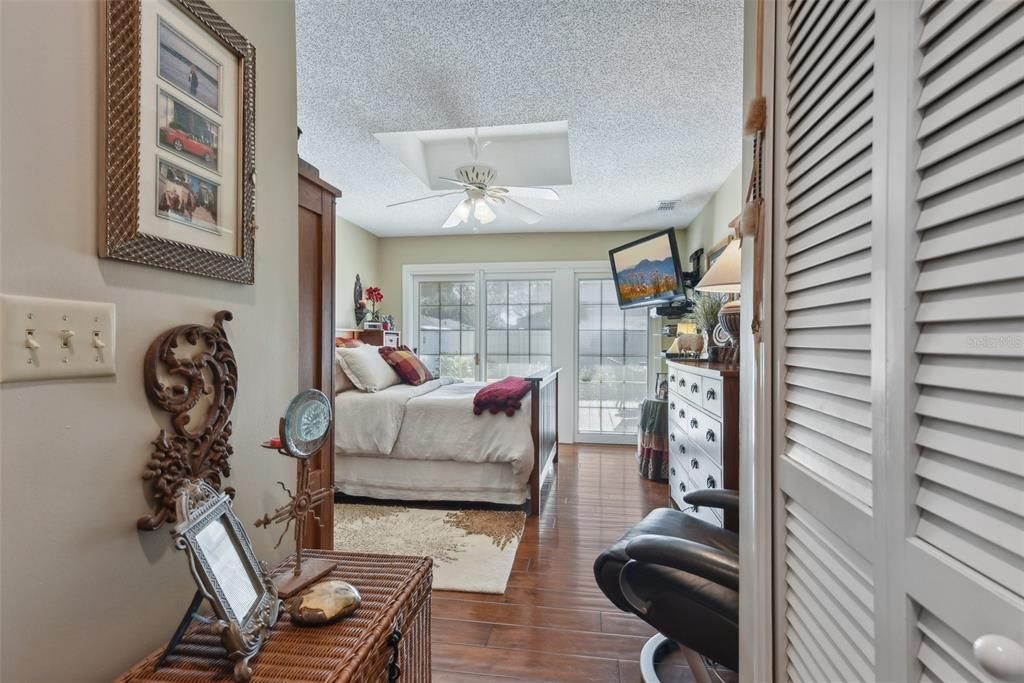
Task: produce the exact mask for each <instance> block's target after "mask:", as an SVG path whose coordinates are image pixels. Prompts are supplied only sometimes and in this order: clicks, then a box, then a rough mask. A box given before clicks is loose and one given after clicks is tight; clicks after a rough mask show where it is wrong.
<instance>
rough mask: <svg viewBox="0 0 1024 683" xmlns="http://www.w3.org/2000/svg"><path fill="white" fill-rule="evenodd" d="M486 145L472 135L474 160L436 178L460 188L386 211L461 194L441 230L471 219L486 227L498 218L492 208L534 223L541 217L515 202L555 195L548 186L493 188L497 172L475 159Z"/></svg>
mask: <svg viewBox="0 0 1024 683" xmlns="http://www.w3.org/2000/svg"><path fill="white" fill-rule="evenodd" d="M488 144H490V143H489V141H488V142H484V143H483V144H480V141H479V139H478V138H477V136H476V135H474V136H473V137H472V138H469V145H470V149H472V151H473V159H474V161H473V162H472V163H469V164H464V165H462V166H459V167H458V168H456V169H455V177H454V178H446V177H444V176H439V178H440V180H443V181H445V182H448V183H451V184H452V185H458V186H459V188H460V189H458V190H455V191H453V192H445V193H443V194H433V195H429V196H427V197H419V198H417V199H409V200H406V201H404V202H395V203H394V204H388V205H387V208H391V207H392V206H401V205H403V204H413V203H415V202H423V201H426V200H428V199H439V198H441V197H451V196H453V195H461V194H465V199H463V200H462V201H461V202H459V203H458V204H457V205H456V206H455V208H454V209H453V210H452V212H451V213H450V214H449V215H448V220H446V221H445V222H444V224H443V225H442V226H441V227H442V228H454V227H456V226H458V225H461V224H463V223H469V222H470V221H471V220H474V221H475V222H477V223H479V224H480V225H487V224H488V223H490V222H492V221H493V220H494V219H496V218H497V217H498V214H496V213H495V209H497V210H499V211H501V212H503V213H506V214H508V215H509V216H512V217H514V218H518V219H519V220H521V221H523V222H524V223H528V224H530V225H532V224H534V223H536V222H537V221H539V220H540V219H541V218H542V217H543V216H542V214H541V213H539V212H537V211H534V210H533V209H531V208H530V207H528V206H526V205H525V204H522V203H521V202H519V201H517V200H518V199H547V200H557V199H558V193H557V192H556V191H555V190H553V189H552V188H550V187H509V186H501V185H495V184H494V181H495V179H496V178H497V177H498V170H497V169H496V168H494V167H493V166H489V165H487V164H483V163H480V162H479V161H477V160H476V159H477V158H478V157H479V154H480V152H482V151H483V150H484V148H486V147H487V145H488ZM474 229H475V227H474Z"/></svg>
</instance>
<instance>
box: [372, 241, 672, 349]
mask: <svg viewBox="0 0 1024 683" xmlns="http://www.w3.org/2000/svg"><path fill="white" fill-rule="evenodd" d="M645 232H649V231H642V230H641V231H614V232H555V233H527V234H497V235H482V234H477V235H453V236H451V237H436V236H432V237H388V238H384V239H381V240H380V264H379V273H380V279H381V287H382V288H383V290H384V296H385V297H386V298H385V301H384V305H383V306H382V308H383V309H384V311H385V312H387V313H391V314H392V315H394V316H395V320H396V321H397V322H398V327H399V329H401V328H402V266H403V265H407V264H413V263H508V262H515V261H605V262H607V260H608V250H609V249H612V248H614V247H617V246H619V245H621V244H625V243H626V242H631V241H632V240H635V239H639V238H640V237H642V236H643V235H644V234H645ZM686 239H687V238H686V230H685V229H684V230H677V231H676V240H677V242H678V243H679V245H680V250H681V249H682V248H683V247H684V246H685V245H686ZM680 258H682V259H684V260H685V258H686V254H680ZM683 265H684V267H685V265H686V264H685V263H684V264H683Z"/></svg>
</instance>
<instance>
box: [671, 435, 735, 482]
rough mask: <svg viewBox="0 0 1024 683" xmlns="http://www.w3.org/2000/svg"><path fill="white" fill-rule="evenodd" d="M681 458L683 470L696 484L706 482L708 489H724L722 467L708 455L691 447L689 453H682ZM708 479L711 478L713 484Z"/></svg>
mask: <svg viewBox="0 0 1024 683" xmlns="http://www.w3.org/2000/svg"><path fill="white" fill-rule="evenodd" d="M679 457H680V458H682V465H683V468H684V469H685V470H686V472H687V474H688V475H689V477H690V479H692V480H693V482H694V483H695V484H696V483H700V482H705V483H706V484H707V486H706V488H715V489H720V488H723V485H722V483H723V481H724V480H723V479H722V467H721V465H720V464H719V463H716V462H715V461H714V460H712V459H711V457H710V456H709V455H708V454H707V453H704V452H703V451H702V450H700V449H699V448H694V447H692V445H691V446H690V448H688V449H687V452H686V453H680V454H679ZM708 477H711V480H712V481H711V482H708Z"/></svg>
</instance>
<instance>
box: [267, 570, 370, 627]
mask: <svg viewBox="0 0 1024 683" xmlns="http://www.w3.org/2000/svg"><path fill="white" fill-rule="evenodd" d="M360 602H362V598H360V597H359V591H357V590H356V588H355V586H353V585H352V584H350V583H348V582H346V581H321V582H320V583H317V584H313V585H312V586H310V587H309V588H308V589H306V590H305V591H303V592H302V593H299V594H298V595H296V596H295V597H293V598H290V599H289V600H288V602H287V603H285V609H286V610H288V614H290V615H291V617H292V621H294V622H295V623H297V624H306V625H310V626H319V625H321V624H329V623H331V622H332V621H337V620H338V619H342V618H344V617H347V616H348V615H350V614H352V613H353V612H355V611H356V608H357V607H359V603H360Z"/></svg>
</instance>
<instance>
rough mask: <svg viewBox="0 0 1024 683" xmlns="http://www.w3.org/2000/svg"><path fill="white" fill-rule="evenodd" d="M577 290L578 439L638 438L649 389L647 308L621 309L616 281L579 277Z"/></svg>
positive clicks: (620, 439) (615, 439)
mask: <svg viewBox="0 0 1024 683" xmlns="http://www.w3.org/2000/svg"><path fill="white" fill-rule="evenodd" d="M576 289H577V291H576V295H577V296H576V300H577V307H576V320H577V337H576V339H577V354H576V432H577V439H578V440H580V441H588V440H593V441H625V440H626V439H627V438H628V439H635V438H636V433H637V428H638V426H639V422H640V404H641V402H642V401H643V400H644V398H646V395H647V387H648V377H647V353H648V351H647V344H648V339H647V337H648V333H647V329H648V328H647V318H648V316H647V309H646V308H636V309H631V310H626V311H623V310H621V309H620V308H619V304H618V300H617V299H616V296H615V283H614V281H613V280H612V279H611V278H598V277H594V278H587V277H580V278H578V279H577V282H576Z"/></svg>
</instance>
